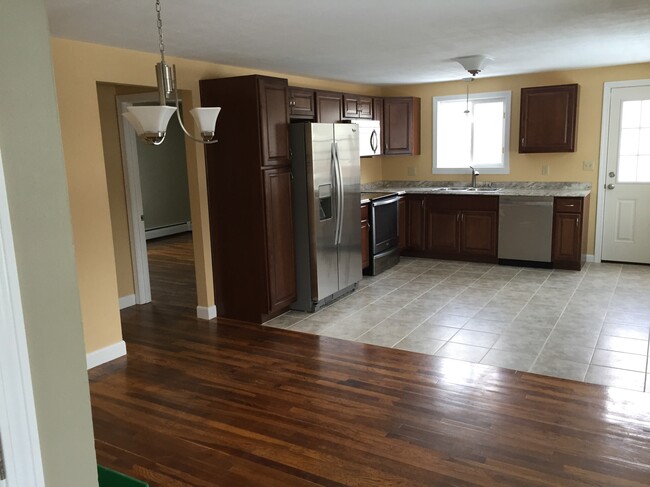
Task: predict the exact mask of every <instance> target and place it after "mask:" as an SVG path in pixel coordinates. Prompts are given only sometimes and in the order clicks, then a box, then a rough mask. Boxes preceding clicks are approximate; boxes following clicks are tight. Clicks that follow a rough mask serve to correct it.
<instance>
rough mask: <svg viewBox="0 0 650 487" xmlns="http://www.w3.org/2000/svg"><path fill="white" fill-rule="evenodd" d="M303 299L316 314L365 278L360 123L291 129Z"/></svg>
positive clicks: (300, 307) (298, 305) (299, 303)
mask: <svg viewBox="0 0 650 487" xmlns="http://www.w3.org/2000/svg"><path fill="white" fill-rule="evenodd" d="M290 132H291V153H292V159H291V165H292V172H293V186H292V190H293V217H294V237H295V252H296V280H297V288H298V289H297V290H298V292H297V295H298V297H297V300H296V302H295V303H293V305H292V306H291V307H292V308H293V309H297V310H302V311H316V310H318V309H319V308H320V307H322V306H323V305H324V304H326V303H328V302H330V301H332V300H334V299H336V298H338V297H341V296H343V295H345V294H347V293H349V292H352V291H354V289H355V288H356V286H357V283H358V282H359V281H360V280H361V213H360V206H361V205H360V202H361V199H360V161H359V132H358V127H357V126H356V125H355V124H338V123H335V124H332V123H299V124H292V125H291V130H290Z"/></svg>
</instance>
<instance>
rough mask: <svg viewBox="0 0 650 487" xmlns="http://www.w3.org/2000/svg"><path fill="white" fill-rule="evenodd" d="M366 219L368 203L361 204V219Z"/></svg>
mask: <svg viewBox="0 0 650 487" xmlns="http://www.w3.org/2000/svg"><path fill="white" fill-rule="evenodd" d="M367 219H368V205H367V204H366V205H361V221H363V220H367Z"/></svg>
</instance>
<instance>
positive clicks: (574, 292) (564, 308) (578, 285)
mask: <svg viewBox="0 0 650 487" xmlns="http://www.w3.org/2000/svg"><path fill="white" fill-rule="evenodd" d="M589 268H591V264H589V267H588V268H587V270H586V271H585V273H584V276H582V279H580V281H579V282H578V284H576V286H575V289H574V290H573V292H572V293H571V297H570V298H569V299H568V301H567V302H566V304H565V305H564V307H563V308H562V312H561V313H560V314H559V316H558V317H557V319H556V320H555V323H554V324H553V328H551V331H550V332H549V334H548V336H547V337H546V340H544V343H543V344H542V348H540V349H539V352H537V356H536V357H535V360H533V363H532V364H531V365H530V367H529V368H528V372H531V373H532V370H533V368H534V367H535V365H537V361H538V360H539V357H540V355H541V354H542V352H543V351H544V348H545V347H546V344H547V343H548V339H549V338H550V337H551V335H552V334H553V332H554V331H555V328H556V327H557V324H558V322H559V321H560V318H562V315H563V314H564V312H565V311H566V309H567V307H568V306H569V303H570V302H571V300H572V299H573V296H575V294H576V292H577V291H578V287H580V284H582V281H584V280H585V277H587V272H589ZM553 272H555V269H553ZM553 272H551V274H553ZM549 277H550V275H549ZM547 279H548V278H547ZM535 294H537V293H535ZM586 375H587V373H586V372H585V376H586ZM581 382H584V380H583V381H581Z"/></svg>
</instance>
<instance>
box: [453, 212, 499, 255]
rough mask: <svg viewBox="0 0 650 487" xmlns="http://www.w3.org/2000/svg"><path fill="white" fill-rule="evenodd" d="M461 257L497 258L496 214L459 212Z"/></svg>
mask: <svg viewBox="0 0 650 487" xmlns="http://www.w3.org/2000/svg"><path fill="white" fill-rule="evenodd" d="M460 253H461V255H464V256H467V257H470V256H486V257H494V258H496V257H497V213H496V212H495V211H469V210H465V211H461V213H460Z"/></svg>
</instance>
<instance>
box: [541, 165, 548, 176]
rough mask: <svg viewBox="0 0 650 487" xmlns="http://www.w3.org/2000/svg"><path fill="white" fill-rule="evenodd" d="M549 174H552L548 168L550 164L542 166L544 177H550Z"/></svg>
mask: <svg viewBox="0 0 650 487" xmlns="http://www.w3.org/2000/svg"><path fill="white" fill-rule="evenodd" d="M549 172H550V168H549V167H548V164H544V165H543V166H542V176H548V173H549Z"/></svg>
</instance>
